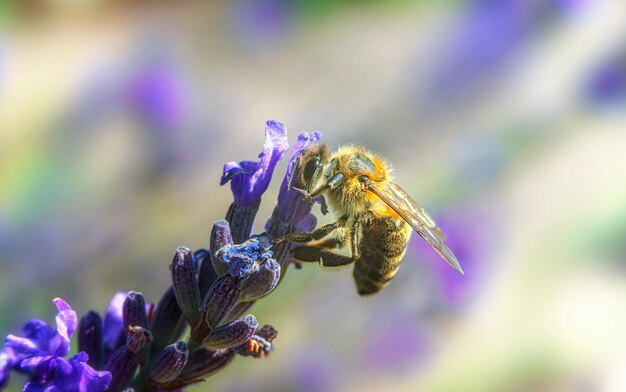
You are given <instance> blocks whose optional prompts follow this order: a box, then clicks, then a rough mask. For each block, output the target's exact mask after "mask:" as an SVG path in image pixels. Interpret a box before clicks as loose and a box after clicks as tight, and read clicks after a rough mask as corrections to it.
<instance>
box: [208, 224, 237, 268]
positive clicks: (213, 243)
mask: <svg viewBox="0 0 626 392" xmlns="http://www.w3.org/2000/svg"><path fill="white" fill-rule="evenodd" d="M232 244H233V237H232V235H231V233H230V225H229V224H228V221H225V220H218V221H216V222H215V223H213V229H211V240H210V251H211V262H212V263H213V268H214V269H215V272H216V273H217V275H220V276H221V275H224V274H225V273H226V272H228V265H227V264H226V263H225V262H224V261H223V260H222V259H218V258H216V257H214V256H215V254H216V253H217V251H218V250H219V249H221V248H223V247H224V246H226V245H232Z"/></svg>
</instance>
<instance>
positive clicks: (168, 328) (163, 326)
mask: <svg viewBox="0 0 626 392" xmlns="http://www.w3.org/2000/svg"><path fill="white" fill-rule="evenodd" d="M186 326H187V323H186V322H185V318H184V317H183V315H182V312H181V310H180V307H179V306H178V302H176V295H175V294H174V288H173V287H170V288H169V289H168V290H167V291H166V292H165V294H163V297H162V298H161V301H160V302H159V304H158V305H157V308H156V313H155V315H154V321H153V322H152V328H151V330H152V335H153V338H154V343H153V345H152V350H153V352H154V353H158V352H160V351H161V350H162V349H163V348H164V347H165V346H167V345H168V344H170V343H172V342H174V341H176V340H178V338H179V337H180V335H182V333H183V332H184V330H185V328H186Z"/></svg>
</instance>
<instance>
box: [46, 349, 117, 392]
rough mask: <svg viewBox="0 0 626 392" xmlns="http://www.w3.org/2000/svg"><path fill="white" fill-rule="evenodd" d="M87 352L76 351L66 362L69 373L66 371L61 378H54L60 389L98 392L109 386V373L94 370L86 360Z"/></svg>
mask: <svg viewBox="0 0 626 392" xmlns="http://www.w3.org/2000/svg"><path fill="white" fill-rule="evenodd" d="M87 359H88V358H87V354H85V353H82V352H81V353H78V354H76V355H74V356H73V357H71V358H70V359H69V361H68V363H69V364H70V365H71V368H72V369H71V373H66V374H65V376H64V378H63V379H58V380H57V379H55V384H56V385H57V386H58V387H60V388H62V390H64V391H65V390H69V389H71V388H73V389H74V390H77V391H81V392H100V391H104V390H106V389H107V388H108V387H109V383H110V382H111V373H110V372H107V371H100V372H99V371H96V370H94V369H93V368H92V367H91V366H89V365H88V364H87V363H86V362H87Z"/></svg>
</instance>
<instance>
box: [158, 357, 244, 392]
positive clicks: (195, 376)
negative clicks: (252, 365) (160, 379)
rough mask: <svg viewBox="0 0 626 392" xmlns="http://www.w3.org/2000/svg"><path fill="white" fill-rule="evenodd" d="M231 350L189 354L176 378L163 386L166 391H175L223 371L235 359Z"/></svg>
mask: <svg viewBox="0 0 626 392" xmlns="http://www.w3.org/2000/svg"><path fill="white" fill-rule="evenodd" d="M235 355H236V353H235V351H232V350H206V349H199V350H195V351H193V352H191V353H189V359H188V360H187V365H185V367H184V368H183V371H182V372H180V374H179V375H178V378H177V379H176V380H174V381H173V382H171V383H169V384H167V385H164V386H163V388H164V389H166V390H171V389H176V388H181V387H184V386H185V385H189V384H191V383H194V382H197V381H199V380H202V379H204V378H206V377H208V376H210V375H211V374H213V373H216V372H217V371H219V370H221V369H223V368H224V367H225V366H226V365H228V364H229V363H230V362H231V361H232V360H233V358H235Z"/></svg>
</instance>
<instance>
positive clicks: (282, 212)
mask: <svg viewBox="0 0 626 392" xmlns="http://www.w3.org/2000/svg"><path fill="white" fill-rule="evenodd" d="M321 139H322V134H321V133H319V132H313V133H307V132H303V133H301V134H300V135H298V139H297V140H296V142H295V144H294V145H293V147H292V148H291V154H290V156H289V164H288V165H287V174H286V175H285V177H284V178H283V182H282V184H281V185H280V191H279V192H278V207H277V210H278V216H279V217H280V218H281V219H282V220H284V221H286V222H291V223H294V224H295V223H297V222H299V221H300V220H302V219H304V218H305V217H306V216H307V215H308V214H309V213H310V212H311V206H312V205H313V201H305V200H304V199H303V198H302V193H301V192H300V191H299V190H297V189H294V188H293V187H292V186H291V181H292V178H291V175H292V173H293V171H294V167H295V165H296V164H297V160H298V158H299V157H300V156H301V155H302V153H303V152H304V151H305V150H306V149H307V148H309V147H311V146H313V145H314V144H316V143H319V142H320V140H321ZM321 200H322V199H318V201H320V202H321ZM307 219H310V218H307Z"/></svg>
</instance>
